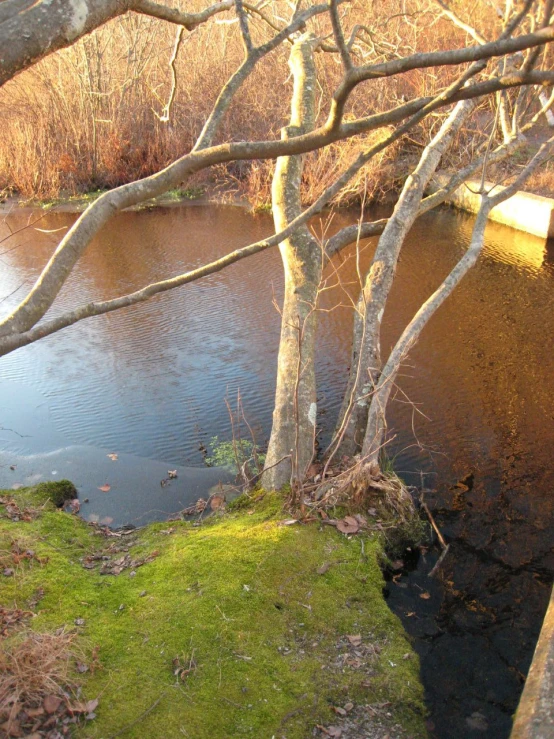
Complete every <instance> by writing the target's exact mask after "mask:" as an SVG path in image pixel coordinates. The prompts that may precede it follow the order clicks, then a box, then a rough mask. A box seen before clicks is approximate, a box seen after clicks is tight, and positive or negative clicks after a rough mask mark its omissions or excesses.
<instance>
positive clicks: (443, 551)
mask: <svg viewBox="0 0 554 739" xmlns="http://www.w3.org/2000/svg"><path fill="white" fill-rule="evenodd" d="M449 549H450V545H449V544H447V545H446V547H445V549H443V550H442V554H441V556H440V557H439V558H438V560H437V562H436V564H435V566H434V567H433V569H432V570H431V572H430V573H429V574H428V575H427V577H433V576H434V575H435V573H436V572H437V570H438V569H439V567H440V566H441V564H442V561H443V559H444V558H445V557H446V554H447V552H448V550H449Z"/></svg>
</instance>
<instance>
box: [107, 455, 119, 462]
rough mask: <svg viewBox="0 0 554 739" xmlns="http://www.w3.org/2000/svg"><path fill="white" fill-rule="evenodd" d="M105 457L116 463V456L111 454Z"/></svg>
mask: <svg viewBox="0 0 554 739" xmlns="http://www.w3.org/2000/svg"><path fill="white" fill-rule="evenodd" d="M107 456H108V457H109V458H110V459H111V460H112V462H117V454H115V453H112V454H108V455H107Z"/></svg>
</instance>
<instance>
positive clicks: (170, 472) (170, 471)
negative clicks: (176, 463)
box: [167, 470, 177, 480]
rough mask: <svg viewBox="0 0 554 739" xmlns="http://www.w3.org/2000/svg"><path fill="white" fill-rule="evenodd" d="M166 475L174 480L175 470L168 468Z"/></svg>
mask: <svg viewBox="0 0 554 739" xmlns="http://www.w3.org/2000/svg"><path fill="white" fill-rule="evenodd" d="M167 476H168V478H169V479H170V480H175V478H176V477H177V470H168V471H167Z"/></svg>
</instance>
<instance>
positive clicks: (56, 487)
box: [3, 480, 78, 508]
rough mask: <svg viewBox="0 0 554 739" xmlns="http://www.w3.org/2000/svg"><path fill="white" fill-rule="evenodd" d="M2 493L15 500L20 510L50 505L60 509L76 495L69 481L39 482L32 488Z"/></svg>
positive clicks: (75, 489) (73, 486) (74, 488)
mask: <svg viewBox="0 0 554 739" xmlns="http://www.w3.org/2000/svg"><path fill="white" fill-rule="evenodd" d="M4 493H5V494H6V495H8V496H9V497H11V498H15V499H16V500H17V502H18V504H19V505H20V506H21V507H22V508H25V507H29V506H30V507H33V506H44V504H50V503H51V504H52V505H53V506H55V507H56V508H61V506H62V505H63V504H64V503H65V502H66V501H67V500H73V499H74V498H76V497H77V495H78V493H77V488H76V487H75V485H74V484H73V483H72V482H71V481H70V480H55V481H53V480H52V481H49V482H41V483H39V484H38V485H34V486H33V487H28V488H20V489H19V490H18V491H17V492H14V491H13V490H6V491H3V494H4Z"/></svg>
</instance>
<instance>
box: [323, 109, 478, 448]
mask: <svg viewBox="0 0 554 739" xmlns="http://www.w3.org/2000/svg"><path fill="white" fill-rule="evenodd" d="M473 107H474V104H473V103H472V102H470V101H464V102H461V103H458V105H457V106H456V107H455V108H454V110H453V111H452V113H451V114H450V116H449V117H448V118H447V119H446V121H445V122H444V123H443V125H442V126H441V128H440V130H439V132H438V134H437V135H436V136H435V137H434V138H433V140H432V141H431V142H430V143H429V145H428V146H427V147H426V148H425V150H424V152H423V154H422V156H421V159H420V161H419V164H418V166H417V167H416V169H415V170H414V172H413V173H412V174H411V175H410V176H409V177H408V179H407V180H406V183H405V185H404V188H403V190H402V193H401V195H400V198H399V199H398V202H397V204H396V206H395V208H394V212H393V214H392V216H391V217H390V218H389V220H388V222H387V225H386V226H385V229H384V230H383V233H382V235H381V237H380V239H379V243H378V245H377V250H376V252H375V256H374V257H373V262H372V264H371V267H370V270H369V273H368V275H367V277H366V279H365V283H364V286H363V289H362V292H361V295H360V298H359V300H358V304H357V307H356V313H355V316H354V334H353V340H352V355H351V363H350V375H349V378H348V386H347V391H346V393H345V396H344V400H343V404H342V408H341V414H340V416H339V424H338V427H337V431H336V438H337V451H338V453H339V454H344V455H347V456H353V455H354V454H356V453H357V452H358V451H360V449H361V446H362V443H363V440H364V436H365V434H366V427H367V418H368V411H369V406H370V403H371V402H372V398H371V396H372V393H373V391H374V388H375V386H376V384H377V382H378V379H379V374H380V371H381V320H382V318H383V313H384V311H385V307H386V302H387V298H388V295H389V292H390V288H391V287H392V283H393V279H394V274H395V271H396V264H397V262H398V257H399V255H400V250H401V248H402V245H403V243H404V239H405V238H406V235H407V234H408V231H409V230H410V228H411V227H412V225H413V223H414V221H415V219H416V218H417V216H418V212H419V208H420V204H421V199H422V197H423V193H424V190H425V187H426V186H427V185H428V183H429V181H430V179H431V177H432V176H433V175H434V173H435V171H436V169H437V167H438V165H439V162H440V159H441V157H442V155H443V153H444V152H445V150H446V149H447V147H448V146H449V145H450V143H451V141H452V139H453V137H454V136H455V134H456V133H457V132H458V131H459V129H460V127H461V126H462V124H463V122H464V121H465V120H466V119H467V117H468V115H469V113H470V112H471V110H472V109H473Z"/></svg>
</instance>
